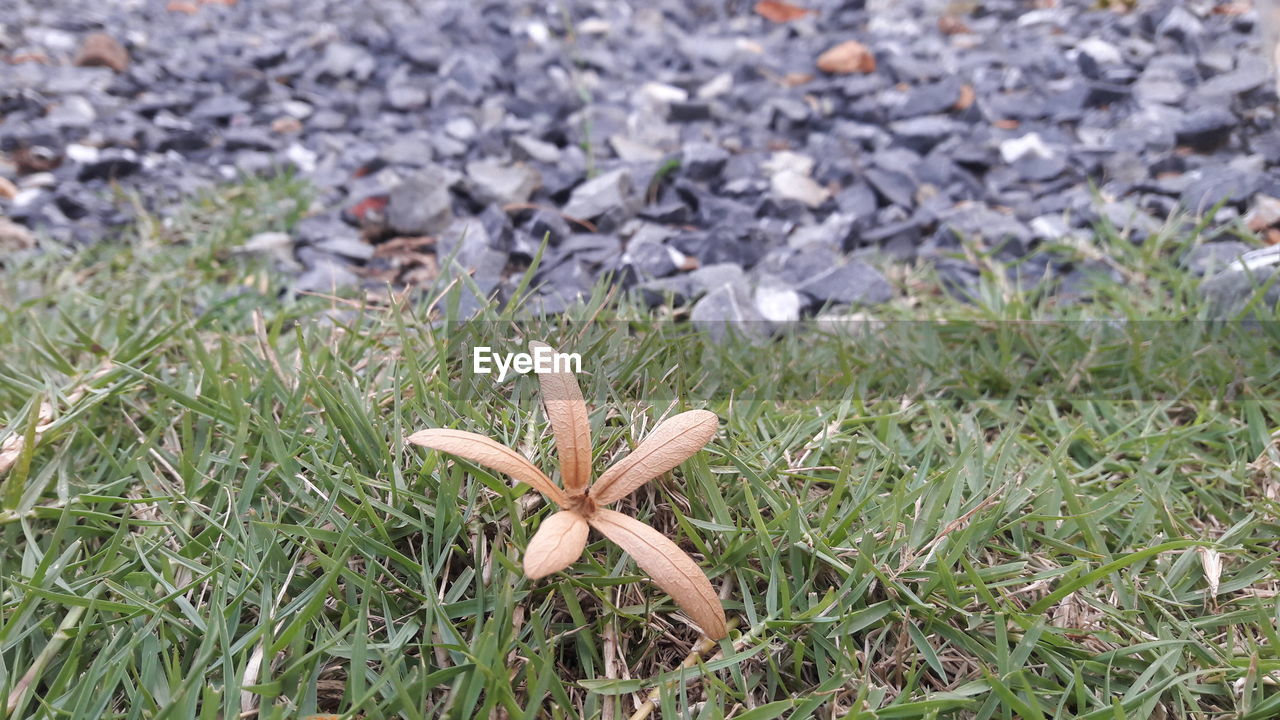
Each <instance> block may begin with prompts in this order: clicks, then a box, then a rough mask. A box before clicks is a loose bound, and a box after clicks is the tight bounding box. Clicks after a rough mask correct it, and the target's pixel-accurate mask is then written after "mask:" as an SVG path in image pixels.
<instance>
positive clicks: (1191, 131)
mask: <svg viewBox="0 0 1280 720" xmlns="http://www.w3.org/2000/svg"><path fill="white" fill-rule="evenodd" d="M1238 123H1239V120H1237V119H1236V116H1235V115H1234V114H1232V112H1231V111H1230V110H1228V109H1227V108H1224V107H1209V108H1204V109H1201V110H1197V111H1195V112H1193V113H1191V114H1189V115H1187V116H1186V117H1184V118H1183V120H1182V122H1180V123H1179V124H1178V127H1177V128H1176V130H1175V135H1176V137H1177V140H1178V143H1179V144H1180V145H1186V146H1188V147H1190V148H1192V149H1195V150H1199V151H1200V152H1212V151H1213V150H1216V149H1217V148H1219V147H1222V146H1223V145H1225V144H1226V143H1227V141H1228V140H1230V139H1231V131H1232V130H1234V129H1235V127H1236V125H1237V124H1238Z"/></svg>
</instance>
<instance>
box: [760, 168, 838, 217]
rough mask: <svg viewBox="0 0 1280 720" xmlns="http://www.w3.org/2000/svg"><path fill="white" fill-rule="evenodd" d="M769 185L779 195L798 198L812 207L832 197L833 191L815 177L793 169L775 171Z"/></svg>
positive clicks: (791, 198)
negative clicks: (816, 180) (820, 183)
mask: <svg viewBox="0 0 1280 720" xmlns="http://www.w3.org/2000/svg"><path fill="white" fill-rule="evenodd" d="M769 186H770V187H771V188H772V189H773V193H774V194H775V195H777V196H778V197H780V198H783V199H785V200H796V201H798V202H802V203H804V204H805V205H807V206H809V207H811V208H816V207H818V206H820V205H822V204H823V203H824V202H826V201H827V200H828V199H829V198H830V197H831V191H830V190H827V189H826V188H825V187H823V186H821V185H819V184H818V183H817V182H815V181H814V179H813V178H811V177H809V176H808V175H803V174H801V173H800V172H798V171H796V170H791V169H785V170H780V171H778V172H775V173H774V174H773V176H772V177H771V178H770V179H769Z"/></svg>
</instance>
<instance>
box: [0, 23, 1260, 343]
mask: <svg viewBox="0 0 1280 720" xmlns="http://www.w3.org/2000/svg"><path fill="white" fill-rule="evenodd" d="M0 4H3V3H0ZM8 4H9V7H8V8H7V9H6V10H5V12H3V13H0V253H6V252H12V251H15V250H19V249H23V248H27V247H30V246H32V245H35V244H37V243H38V240H36V238H38V237H41V236H44V237H49V238H53V239H57V240H60V241H64V242H74V243H92V242H97V241H99V240H100V239H102V238H106V237H110V235H111V233H112V231H113V229H115V228H117V227H118V226H120V225H122V224H125V223H128V222H129V221H130V219H131V212H132V209H131V208H132V205H131V204H130V203H129V202H128V201H126V200H125V199H122V197H124V196H123V195H122V193H120V190H121V189H123V190H127V191H131V192H136V194H137V195H138V196H139V197H140V198H141V199H142V200H143V203H144V204H145V205H146V206H147V207H148V208H149V209H151V210H153V211H156V212H158V213H161V214H162V215H163V214H164V213H166V212H168V211H169V210H170V209H171V208H172V207H173V206H174V205H175V204H177V203H179V202H181V201H182V200H183V199H185V198H189V197H191V196H192V195H193V194H194V193H197V192H199V191H201V190H202V189H205V188H209V187H211V186H215V185H217V184H220V183H227V182H234V181H236V180H237V179H238V178H242V177H244V176H245V175H246V174H248V175H269V174H273V173H279V172H295V173H298V174H299V175H301V176H302V177H304V178H306V179H307V180H308V181H309V182H310V183H311V184H312V185H313V186H314V187H315V188H316V191H317V196H316V198H315V201H314V204H313V207H312V208H311V209H310V214H309V215H308V216H307V217H306V218H304V219H303V221H302V222H301V223H300V224H299V225H298V226H297V227H296V228H295V229H294V231H293V232H292V233H291V234H289V235H281V234H278V233H277V234H268V235H264V236H259V237H255V238H252V239H250V240H249V243H248V246H247V248H248V249H250V250H253V249H257V250H259V251H261V252H265V253H271V254H273V255H274V256H275V257H277V258H278V262H280V263H281V266H282V267H284V268H286V269H287V270H289V273H290V276H291V277H292V278H293V279H292V281H291V282H292V287H291V288H288V290H290V291H294V292H298V291H307V290H313V291H319V290H329V289H332V288H334V287H336V286H343V285H360V284H367V285H378V286H383V285H385V283H388V282H390V283H394V284H413V285H423V286H437V287H438V286H439V285H440V284H441V283H444V282H448V281H450V280H452V279H453V278H455V277H456V276H457V275H458V274H460V273H464V272H465V273H468V274H470V276H471V279H472V281H473V283H474V284H473V285H472V286H471V287H473V288H474V291H475V292H476V293H478V295H479V297H474V298H469V299H468V303H467V304H468V306H474V305H475V303H478V302H479V301H480V298H481V297H488V296H492V295H495V294H496V295H497V296H499V297H504V296H506V295H508V294H509V293H510V292H511V289H512V287H513V285H514V282H515V278H516V277H517V275H518V273H519V272H520V270H521V269H522V268H524V267H527V266H528V264H529V262H530V261H531V259H532V258H533V257H534V256H535V254H536V253H537V252H538V249H539V246H540V244H541V243H542V241H543V239H544V238H549V240H550V243H549V246H548V247H547V248H546V250H545V254H544V256H543V259H542V263H541V265H540V269H539V272H538V277H537V282H538V283H539V286H540V288H541V289H540V290H539V292H538V295H537V297H536V298H535V301H534V302H535V305H536V307H538V308H540V309H541V310H542V311H544V312H549V313H554V312H559V311H561V310H563V309H564V308H566V307H567V306H568V305H569V304H570V303H572V302H573V301H574V300H576V299H577V298H578V297H580V296H581V295H582V294H583V293H584V292H586V291H587V289H588V288H590V287H591V286H592V285H593V284H594V283H595V282H597V280H598V279H599V278H600V277H601V275H602V274H605V273H608V274H610V275H611V276H612V277H613V279H614V281H615V282H617V283H620V284H622V285H623V286H624V287H626V288H627V289H629V290H630V291H633V292H636V293H639V296H640V297H642V298H644V299H646V300H647V301H649V302H652V303H660V302H667V301H671V300H672V299H674V301H675V302H678V303H682V304H687V305H690V306H691V308H692V309H691V312H690V314H691V315H692V317H693V318H694V319H695V320H699V319H700V320H707V321H717V320H723V319H726V318H727V319H740V320H762V321H769V322H770V323H773V322H786V321H788V320H792V319H795V318H797V317H801V316H804V315H807V314H811V313H813V312H815V311H816V310H818V309H819V308H822V307H829V306H874V305H876V304H879V303H884V302H887V301H890V300H892V299H893V298H894V297H895V296H897V295H898V294H899V293H900V292H901V291H900V290H899V289H898V288H896V287H895V285H894V284H893V283H891V282H890V281H889V280H888V279H886V277H885V272H883V271H885V270H886V268H888V269H892V268H893V267H895V266H899V265H910V264H914V263H933V264H934V265H935V266H936V267H937V269H938V271H939V275H940V277H941V278H942V280H943V285H944V287H946V288H947V289H948V290H949V291H950V292H954V293H957V294H959V295H962V296H963V295H965V294H966V293H968V292H971V291H972V290H973V288H974V286H975V283H976V282H977V278H978V268H977V267H976V266H975V265H974V264H973V262H972V258H973V257H975V256H987V257H991V258H994V259H995V260H996V261H998V262H1001V263H1003V267H1006V268H1007V272H1008V273H1009V275H1010V277H1011V279H1014V280H1016V281H1017V282H1019V283H1022V284H1023V285H1024V286H1028V287H1031V286H1035V287H1044V288H1046V289H1047V291H1050V292H1059V293H1061V294H1063V296H1064V298H1068V299H1069V298H1070V297H1072V296H1075V295H1078V294H1079V293H1081V292H1082V290H1081V288H1084V287H1087V283H1086V282H1085V279H1096V278H1097V277H1099V275H1101V276H1102V277H1104V278H1105V277H1106V273H1099V272H1098V268H1099V267H1103V265H1102V264H1099V263H1098V262H1097V261H1096V259H1095V260H1094V261H1092V262H1080V261H1079V257H1080V254H1074V255H1066V254H1055V253H1053V252H1046V251H1045V248H1046V247H1049V246H1052V247H1070V246H1071V245H1079V244H1081V243H1085V244H1087V243H1090V242H1091V241H1092V237H1093V234H1094V231H1095V229H1096V228H1097V227H1098V226H1099V225H1100V224H1109V225H1111V226H1112V227H1115V228H1117V229H1119V230H1120V231H1121V232H1123V233H1126V234H1127V236H1128V238H1129V239H1131V240H1132V241H1133V242H1136V243H1137V242H1144V241H1145V240H1146V239H1147V238H1148V237H1149V236H1150V235H1152V234H1153V233H1155V232H1157V231H1159V230H1160V229H1161V228H1163V227H1164V226H1165V224H1166V223H1167V221H1168V220H1169V218H1170V217H1171V216H1174V215H1175V214H1177V213H1179V212H1181V211H1186V212H1188V213H1189V215H1188V220H1187V221H1188V223H1190V222H1192V221H1194V220H1195V219H1196V218H1197V216H1201V215H1203V214H1205V213H1209V212H1215V213H1216V217H1214V218H1213V220H1214V221H1215V222H1216V223H1218V226H1224V225H1230V224H1232V221H1233V220H1237V219H1238V220H1239V223H1235V226H1236V227H1239V228H1248V230H1250V231H1252V232H1253V233H1256V234H1257V235H1258V236H1259V237H1261V238H1263V239H1264V240H1268V241H1269V240H1272V239H1273V238H1274V239H1280V230H1277V228H1276V225H1277V221H1280V200H1277V199H1276V198H1278V197H1280V171H1278V170H1277V164H1280V126H1277V123H1276V109H1277V97H1276V90H1275V83H1274V80H1273V77H1272V73H1271V70H1270V68H1269V67H1268V63H1267V62H1266V60H1265V59H1264V58H1265V54H1264V52H1263V51H1262V49H1261V40H1260V35H1261V30H1260V28H1259V27H1257V25H1258V24H1259V23H1258V13H1259V11H1257V10H1255V9H1253V8H1252V7H1250V6H1249V5H1248V4H1247V3H1239V2H1232V3H1224V2H1196V1H1188V2H1139V3H1137V7H1136V8H1133V9H1131V10H1124V11H1113V10H1107V9H1098V8H1097V7H1096V5H1097V3H1095V2H1093V0H1088V1H1084V0H1079V1H1077V0H1059V2H1056V3H1031V2H1013V1H1011V0H1003V1H1001V0H996V1H992V2H950V3H940V2H936V0H901V1H899V2H881V3H876V2H871V3H867V2H859V1H857V0H852V1H849V2H832V1H818V0H813V1H811V2H806V3H803V4H802V5H792V4H788V3H785V2H776V1H774V0H766V1H765V2H761V3H758V4H755V5H752V4H751V3H744V2H733V3H724V2H719V3H716V2H684V1H683V0H656V1H654V2H643V3H640V2H586V1H583V0H564V1H563V2H556V3H533V2H523V1H520V0H516V1H512V2H500V3H495V2H475V3H472V2H462V1H461V0H457V1H452V2H414V3H408V2H403V1H393V0H365V1H363V2H359V3H348V2H330V1H327V0H325V1H316V0H262V1H256V0H239V2H236V1H235V0H219V1H210V0H171V1H168V2H151V1H144V0H132V1H130V0H125V1H121V2H111V3H100V2H67V1H62V0H57V1H55V2H49V3H34V2H18V3H17V5H16V7H14V5H13V0H9V3H8ZM1117 4H1118V3H1117ZM1220 240H1221V242H1209V243H1207V244H1205V245H1203V246H1201V247H1198V248H1196V249H1195V250H1194V251H1193V252H1192V253H1191V254H1190V255H1189V256H1188V257H1187V258H1186V266H1187V269H1188V272H1193V273H1197V274H1201V275H1207V276H1209V279H1208V281H1206V283H1205V287H1206V291H1207V292H1212V293H1218V294H1220V296H1221V297H1222V298H1224V299H1226V300H1230V302H1232V303H1234V302H1236V301H1237V300H1239V298H1244V297H1247V295H1248V290H1249V288H1250V287H1251V283H1253V282H1254V281H1255V280H1257V279H1258V276H1259V275H1262V276H1264V278H1263V279H1265V276H1269V273H1271V272H1273V270H1274V267H1275V263H1276V262H1277V260H1280V255H1277V254H1276V253H1274V252H1269V251H1266V250H1264V251H1262V252H1260V253H1259V252H1256V251H1255V252H1254V253H1253V254H1252V255H1250V256H1249V258H1248V259H1246V261H1245V264H1246V265H1248V267H1249V268H1250V272H1244V271H1242V270H1240V269H1239V268H1240V267H1243V266H1241V265H1239V264H1237V266H1236V267H1235V268H1232V267H1228V264H1229V263H1230V262H1231V261H1232V260H1233V259H1234V258H1236V257H1237V256H1239V255H1240V254H1241V253H1243V252H1245V251H1246V250H1248V249H1249V247H1250V246H1247V245H1244V244H1241V243H1240V242H1239V241H1238V240H1239V238H1237V237H1235V236H1233V235H1230V234H1224V235H1223V236H1222V237H1221V238H1220ZM1092 254H1094V255H1096V253H1092ZM0 257H3V255H0ZM1224 268H1226V269H1224ZM888 274H889V275H890V276H892V274H893V273H892V272H889V273H888ZM1237 296H1239V297H1237ZM760 327H768V323H760Z"/></svg>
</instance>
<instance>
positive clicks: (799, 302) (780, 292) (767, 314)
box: [755, 281, 805, 323]
mask: <svg viewBox="0 0 1280 720" xmlns="http://www.w3.org/2000/svg"><path fill="white" fill-rule="evenodd" d="M755 305H756V310H757V311H758V312H759V313H760V316H761V317H763V318H764V319H765V320H768V321H769V322H771V323H788V322H794V321H796V320H799V319H800V309H801V308H802V307H804V305H805V301H804V300H803V299H802V298H801V297H800V293H798V292H796V291H795V290H792V289H791V288H789V287H785V286H781V285H778V284H775V283H772V282H764V281H762V282H761V283H760V284H759V285H758V286H757V287H756V292H755Z"/></svg>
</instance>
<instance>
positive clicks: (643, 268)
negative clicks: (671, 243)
mask: <svg viewBox="0 0 1280 720" xmlns="http://www.w3.org/2000/svg"><path fill="white" fill-rule="evenodd" d="M622 263H623V264H624V265H627V266H629V267H631V268H632V269H633V270H634V271H635V273H636V275H637V276H639V277H640V278H642V279H649V278H662V277H667V276H668V275H670V274H671V273H674V272H675V271H676V264H675V261H674V260H673V259H672V258H671V251H670V250H668V249H667V247H666V246H665V245H662V244H661V243H657V242H636V241H635V240H634V239H633V240H632V241H631V242H630V243H629V244H628V245H627V250H626V252H624V253H623V254H622Z"/></svg>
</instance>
